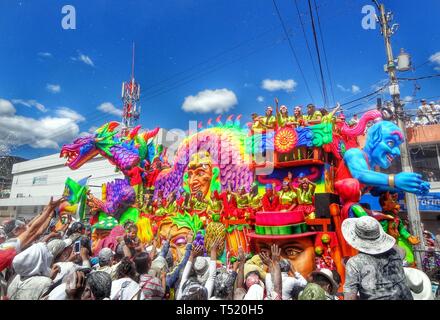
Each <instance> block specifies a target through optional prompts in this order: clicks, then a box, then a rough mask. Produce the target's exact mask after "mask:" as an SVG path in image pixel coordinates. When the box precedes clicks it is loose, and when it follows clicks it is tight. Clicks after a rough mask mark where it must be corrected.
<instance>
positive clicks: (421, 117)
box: [414, 109, 429, 126]
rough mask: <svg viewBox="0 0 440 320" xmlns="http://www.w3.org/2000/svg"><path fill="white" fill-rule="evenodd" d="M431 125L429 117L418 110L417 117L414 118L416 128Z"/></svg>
mask: <svg viewBox="0 0 440 320" xmlns="http://www.w3.org/2000/svg"><path fill="white" fill-rule="evenodd" d="M428 123H429V121H428V118H427V116H425V114H424V113H423V111H422V110H420V109H419V110H417V116H416V117H415V118H414V125H415V126H424V125H427V124H428Z"/></svg>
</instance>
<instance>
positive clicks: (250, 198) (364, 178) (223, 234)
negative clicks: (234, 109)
mask: <svg viewBox="0 0 440 320" xmlns="http://www.w3.org/2000/svg"><path fill="white" fill-rule="evenodd" d="M377 118H380V112H379V111H377V110H373V111H369V112H367V113H366V114H365V115H364V116H363V117H362V118H361V119H360V121H359V123H358V124H357V125H356V126H353V127H350V126H349V125H347V124H346V123H345V122H344V121H343V120H340V119H339V120H340V121H339V122H338V119H336V118H335V117H333V114H332V115H331V117H330V118H326V119H325V121H324V120H323V121H322V123H320V124H316V125H310V126H304V123H303V122H298V124H297V125H295V126H292V127H289V126H284V127H282V128H278V126H277V124H276V123H275V122H274V123H273V126H274V129H269V128H260V129H259V130H255V126H253V125H250V126H249V125H248V126H245V127H242V126H241V124H240V116H238V117H236V118H235V120H234V119H233V117H232V116H230V117H228V118H227V120H226V121H225V123H223V122H222V121H221V116H219V117H218V118H217V119H216V121H215V124H213V123H212V121H211V120H209V121H208V123H207V126H206V128H203V126H202V125H201V124H200V125H199V126H198V127H199V129H200V131H198V132H190V133H189V135H188V136H187V137H186V138H185V139H184V140H183V142H182V143H181V144H180V145H179V147H178V148H177V151H176V153H175V156H174V163H173V164H168V162H167V160H166V150H165V149H164V148H161V147H160V146H156V145H155V144H154V143H153V142H152V138H154V137H155V136H156V135H157V133H158V130H159V129H158V128H157V129H155V130H153V131H147V132H141V131H140V127H136V128H134V129H133V130H131V131H128V132H127V131H125V130H122V132H121V131H118V129H117V127H118V125H119V124H118V123H116V122H110V123H107V124H105V125H103V126H102V127H101V128H99V129H97V130H96V131H95V133H94V134H93V135H89V136H86V137H81V138H78V139H77V140H75V141H74V142H73V143H72V144H69V145H65V146H63V148H62V150H61V156H64V157H66V158H67V163H66V165H67V166H69V167H70V168H71V169H77V168H79V167H81V166H82V165H83V164H84V163H86V162H87V161H89V160H90V159H92V158H93V157H95V156H97V155H98V154H100V155H102V156H103V157H105V158H106V159H108V160H109V162H110V163H111V164H112V165H113V166H115V169H116V170H117V171H119V172H121V173H122V174H123V175H124V177H123V178H121V179H116V180H115V181H111V182H108V183H106V184H105V185H104V186H103V190H102V194H103V196H102V199H98V198H96V197H94V196H92V195H91V194H89V196H88V202H87V204H88V206H89V208H90V211H91V212H92V213H94V216H93V218H92V221H91V224H94V225H96V226H95V230H98V231H99V230H101V229H100V228H101V227H102V228H104V227H105V226H106V225H107V224H109V225H111V226H112V228H114V226H116V225H118V224H119V225H121V224H123V223H124V222H126V221H128V220H132V221H133V222H134V223H136V225H137V226H138V229H139V231H138V237H139V239H141V241H142V242H143V243H144V244H146V243H148V242H149V241H150V240H151V239H152V238H153V237H154V236H155V235H159V238H161V239H162V240H164V239H167V238H169V237H170V238H171V240H170V247H171V252H172V255H173V258H174V260H175V261H181V260H182V257H184V256H187V255H188V246H187V245H188V242H190V239H189V236H188V235H189V234H192V235H193V237H196V240H197V241H203V242H204V245H205V248H206V249H207V250H208V251H209V248H210V246H211V245H212V244H213V243H214V242H216V240H221V242H222V243H223V245H222V246H220V248H219V250H218V257H217V258H218V259H220V260H222V261H225V260H224V259H225V257H226V258H227V262H231V261H233V258H234V257H237V255H238V248H239V247H242V248H243V249H244V251H245V252H246V253H249V252H250V251H251V249H253V253H256V254H258V253H259V252H261V251H264V250H268V248H269V246H270V244H271V243H277V244H278V245H280V247H281V249H282V256H283V257H284V258H286V259H288V260H290V262H291V263H292V265H294V267H295V269H296V270H297V271H299V272H300V273H302V274H303V275H304V276H308V275H309V274H310V272H312V271H313V270H314V269H315V268H316V267H317V264H319V266H321V267H326V268H333V269H337V270H338V272H339V273H340V275H341V277H342V278H343V277H344V270H343V264H342V257H346V256H350V255H351V254H350V253H347V252H348V251H349V250H346V249H347V248H346V247H344V243H343V239H341V238H340V232H339V231H340V230H339V228H340V224H341V222H342V221H341V219H345V218H346V217H348V216H360V215H364V214H367V212H366V211H364V210H363V209H362V207H361V206H360V205H359V204H358V202H359V198H360V195H361V189H362V191H363V190H364V189H366V188H367V187H368V188H373V189H374V191H375V192H379V193H380V192H383V191H391V192H395V191H405V192H413V193H417V194H421V193H425V192H427V191H428V190H429V184H428V183H426V182H424V181H422V180H421V177H420V175H418V174H414V173H399V174H397V175H395V176H394V175H388V174H385V173H380V172H376V171H374V168H375V167H376V166H379V167H380V168H382V169H386V168H388V167H389V166H390V164H391V161H392V160H393V159H394V158H395V157H396V156H398V155H399V154H400V153H399V145H400V144H401V143H402V141H403V135H402V132H401V131H400V130H399V128H398V127H397V126H396V125H394V124H393V123H391V122H387V121H382V122H379V123H376V124H374V125H373V126H372V127H370V128H369V129H368V136H367V140H366V145H365V147H364V148H363V149H360V148H358V144H357V140H356V136H359V135H362V134H363V133H364V132H365V129H366V126H367V123H368V122H370V121H372V120H376V119H377ZM266 122H268V121H266ZM249 128H252V129H251V130H249ZM300 149H301V150H300ZM316 149H318V152H315V151H316ZM304 150H306V151H310V150H313V152H314V156H313V158H304V157H303V156H302V151H304ZM267 151H273V152H274V156H273V159H272V158H269V157H267V155H269V154H270V152H267ZM299 151H300V152H299ZM297 153H298V154H297ZM330 154H332V156H331V155H330ZM256 155H264V156H266V159H264V161H263V166H264V165H265V164H266V163H272V164H273V165H274V166H273V167H274V168H273V169H274V170H273V172H272V173H267V174H266V173H265V174H259V173H257V168H260V166H261V164H260V163H259V162H258V160H257V158H258V157H257V156H256ZM316 155H324V156H323V157H319V159H317V158H315V156H316ZM336 168H337V170H336ZM347 178H348V180H349V179H351V180H353V181H355V182H356V183H354V184H353V183H352V184H350V186H351V189H350V190H348V189H347V190H346V189H344V188H345V187H344V185H342V187H341V184H340V183H337V185H336V191H337V193H339V195H340V197H341V201H342V203H343V205H344V209H343V214H342V216H341V215H339V220H336V219H333V220H332V219H331V218H332V217H333V218H334V217H335V215H333V213H331V216H330V214H329V213H328V212H327V217H322V216H317V215H316V214H315V213H316V212H315V211H317V210H315V209H316V207H317V206H316V205H315V198H316V195H317V194H319V193H331V192H333V191H334V183H335V181H339V180H342V179H347ZM356 179H357V180H356ZM348 180H345V181H348ZM351 180H350V181H351ZM283 182H284V184H283ZM264 185H267V186H268V188H267V189H268V190H267V193H268V194H270V195H271V196H269V197H268V196H267V195H268V194H266V196H264ZM281 186H283V189H282V190H281V188H279V187H281ZM346 186H348V184H346ZM353 188H354V189H353ZM272 189H273V190H272ZM352 189H353V190H352ZM278 192H280V195H279V194H278ZM272 195H273V196H272ZM278 196H280V199H281V201H280V205H275V204H276V201H274V202H273V203H272V202H271V204H274V205H273V208H272V207H271V208H272V209H273V210H272V209H271V210H266V209H265V204H267V201H266V199H267V198H270V199H272V198H273V199H278ZM333 196H334V195H333ZM271 201H272V200H271ZM266 207H267V206H266ZM263 211H270V212H263ZM321 211H322V210H321ZM321 214H322V213H321ZM338 214H340V213H338ZM315 218H316V219H315ZM109 219H110V220H109ZM313 220H315V221H313ZM320 221H321V222H320ZM322 221H324V222H322ZM389 221H391V220H389ZM320 223H321V224H320ZM326 223H327V224H326ZM328 224H332V227H333V228H334V229H324V228H322V229H323V230H320V229H319V228H321V227H323V226H327V225H328ZM120 227H121V226H119V228H120ZM387 228H388V229H390V228H389V227H387ZM114 229H116V228H114ZM333 230H334V231H333ZM108 231H109V230H104V229H103V230H102V233H103V234H106V235H107V234H108V233H109V232H108ZM107 236H109V235H107ZM403 237H405V235H403ZM315 249H316V250H315ZM319 266H318V267H319Z"/></svg>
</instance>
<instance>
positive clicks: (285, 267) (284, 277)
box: [266, 259, 307, 300]
mask: <svg viewBox="0 0 440 320" xmlns="http://www.w3.org/2000/svg"><path fill="white" fill-rule="evenodd" d="M280 270H281V281H282V298H283V300H291V299H292V293H293V292H295V291H296V290H298V289H301V290H302V289H304V288H305V286H306V285H307V280H306V279H305V278H304V277H303V276H302V275H301V273H299V272H297V271H296V270H295V269H294V267H293V266H292V265H291V264H290V262H289V260H287V259H281V261H280ZM290 272H291V273H293V275H294V276H293V277H292V276H289V273H290ZM266 288H267V290H268V291H269V292H271V291H272V290H273V283H272V276H271V274H268V275H267V276H266Z"/></svg>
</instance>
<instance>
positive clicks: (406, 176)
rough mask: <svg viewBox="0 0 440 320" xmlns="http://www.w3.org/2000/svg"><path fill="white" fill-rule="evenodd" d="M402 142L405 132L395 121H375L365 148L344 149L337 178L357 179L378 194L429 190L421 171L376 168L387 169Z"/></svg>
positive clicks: (425, 191) (419, 192)
mask: <svg viewBox="0 0 440 320" xmlns="http://www.w3.org/2000/svg"><path fill="white" fill-rule="evenodd" d="M403 141H404V138H403V134H402V131H401V130H400V129H399V127H398V126H396V125H395V124H394V123H392V122H389V121H381V122H378V123H376V124H374V125H373V126H372V127H371V128H370V129H369V130H368V134H367V139H366V141H365V147H364V148H363V149H362V150H361V149H358V148H353V149H349V150H347V151H346V152H345V154H344V158H343V161H341V164H340V165H339V167H338V170H337V172H336V181H338V180H340V179H345V178H355V179H358V180H359V182H360V183H361V184H362V188H363V189H365V187H369V188H371V189H372V190H371V191H372V192H373V193H375V194H376V193H380V192H385V191H392V192H398V191H404V192H410V193H415V194H425V193H428V192H429V188H430V185H429V183H428V182H426V181H423V180H422V176H421V175H420V174H418V173H413V172H400V173H398V174H395V175H394V174H387V173H382V172H377V171H375V170H374V169H375V168H376V167H380V168H382V169H388V168H389V167H390V166H391V163H392V162H393V160H394V158H396V157H398V156H400V150H399V146H400V145H401V143H402V142H403ZM364 191H365V190H364Z"/></svg>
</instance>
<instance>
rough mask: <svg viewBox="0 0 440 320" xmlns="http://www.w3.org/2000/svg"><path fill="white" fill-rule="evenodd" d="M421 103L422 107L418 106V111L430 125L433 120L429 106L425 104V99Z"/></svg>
mask: <svg viewBox="0 0 440 320" xmlns="http://www.w3.org/2000/svg"><path fill="white" fill-rule="evenodd" d="M421 102H422V105H421V106H419V111H421V112H422V114H423V115H424V116H426V118H427V119H428V123H432V122H433V120H434V118H433V115H432V109H431V107H430V106H429V104H427V103H426V99H422V100H421Z"/></svg>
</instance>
